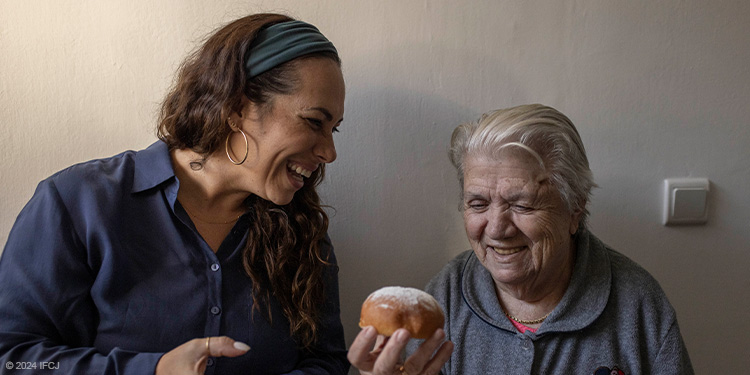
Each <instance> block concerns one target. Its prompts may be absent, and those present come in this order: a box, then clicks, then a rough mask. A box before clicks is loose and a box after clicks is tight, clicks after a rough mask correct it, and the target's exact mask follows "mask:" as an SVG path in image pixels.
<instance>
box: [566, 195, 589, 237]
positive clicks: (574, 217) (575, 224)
mask: <svg viewBox="0 0 750 375" xmlns="http://www.w3.org/2000/svg"><path fill="white" fill-rule="evenodd" d="M585 206H586V202H583V203H582V204H581V206H580V207H585ZM582 217H583V210H582V209H577V210H575V211H573V213H572V214H571V215H570V219H571V220H570V229H569V230H570V235H571V236H572V235H575V234H576V233H577V232H578V229H579V227H580V225H581V218H582Z"/></svg>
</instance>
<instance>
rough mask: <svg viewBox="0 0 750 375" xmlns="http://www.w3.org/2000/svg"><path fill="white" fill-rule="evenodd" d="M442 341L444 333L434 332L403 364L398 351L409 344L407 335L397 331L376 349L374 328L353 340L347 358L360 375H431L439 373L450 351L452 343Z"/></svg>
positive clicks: (368, 329) (362, 332) (367, 329)
mask: <svg viewBox="0 0 750 375" xmlns="http://www.w3.org/2000/svg"><path fill="white" fill-rule="evenodd" d="M444 339H445V332H444V331H443V330H442V329H438V330H437V331H435V333H434V334H433V335H432V337H430V338H429V339H427V340H425V342H423V343H422V345H420V346H419V348H417V350H416V351H415V352H414V353H413V354H412V355H411V356H409V358H407V359H406V361H405V362H404V363H400V362H401V352H402V351H403V350H404V348H405V347H406V343H407V342H409V332H408V331H407V330H405V329H399V330H397V331H396V332H394V334H393V336H392V337H391V338H390V339H385V340H383V341H382V342H381V343H380V344H379V345H377V347H376V346H375V345H376V343H377V341H378V335H377V332H376V330H375V328H373V327H365V328H364V329H363V330H362V331H361V332H360V333H359V334H358V335H357V337H356V338H355V339H354V342H353V343H352V346H351V347H350V348H349V354H348V356H347V357H348V358H349V362H351V363H352V365H353V366H354V367H356V368H357V369H359V371H360V374H362V375H423V374H424V375H434V374H438V373H439V372H440V369H441V368H442V367H443V364H445V362H447V361H448V358H450V356H451V353H452V352H453V343H452V342H450V341H443V340H444ZM373 348H374V349H373Z"/></svg>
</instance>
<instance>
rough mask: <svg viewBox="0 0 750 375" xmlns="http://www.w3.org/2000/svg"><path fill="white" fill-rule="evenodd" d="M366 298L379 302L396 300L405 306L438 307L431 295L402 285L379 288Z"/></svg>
mask: <svg viewBox="0 0 750 375" xmlns="http://www.w3.org/2000/svg"><path fill="white" fill-rule="evenodd" d="M367 299H368V300H371V301H373V302H380V301H386V300H396V301H398V302H400V303H401V304H403V305H404V306H406V307H416V306H418V305H419V304H422V305H423V306H424V305H426V306H429V308H430V309H439V308H440V307H439V306H438V303H437V301H436V300H435V298H433V297H432V296H431V295H429V294H427V293H425V292H424V291H421V290H419V289H416V288H407V287H402V286H387V287H383V288H380V289H378V290H376V291H374V292H372V294H370V296H369V297H367Z"/></svg>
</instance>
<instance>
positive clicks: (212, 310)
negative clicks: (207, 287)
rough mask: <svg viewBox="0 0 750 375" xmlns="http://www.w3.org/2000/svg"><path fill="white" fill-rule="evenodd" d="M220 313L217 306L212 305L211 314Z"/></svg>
mask: <svg viewBox="0 0 750 375" xmlns="http://www.w3.org/2000/svg"><path fill="white" fill-rule="evenodd" d="M220 313H221V309H220V308H219V307H218V306H214V307H212V308H211V314H214V315H219V314H220Z"/></svg>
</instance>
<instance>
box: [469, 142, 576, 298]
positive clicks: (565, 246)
mask: <svg viewBox="0 0 750 375" xmlns="http://www.w3.org/2000/svg"><path fill="white" fill-rule="evenodd" d="M463 190H464V195H463V214H464V226H465V229H466V234H467V236H468V238H469V242H470V243H471V247H472V249H473V250H474V253H475V254H476V256H477V258H479V260H480V261H481V263H482V265H484V267H485V268H486V269H487V270H488V271H489V272H490V273H491V274H492V278H493V279H494V280H495V284H496V286H497V287H498V288H500V289H502V290H511V289H513V290H516V291H518V292H520V293H522V294H523V293H526V294H528V295H534V294H539V293H544V292H547V291H544V290H543V289H545V288H550V286H552V285H555V283H558V282H563V283H564V284H563V285H562V288H565V287H567V277H569V274H570V272H571V271H572V265H573V257H574V254H573V248H572V238H571V236H572V234H574V233H575V232H576V229H577V228H578V220H579V218H580V215H578V214H571V213H569V212H568V210H567V209H566V206H565V204H564V202H563V201H562V199H561V198H560V194H559V193H558V191H557V190H556V189H555V188H554V187H553V186H552V185H551V183H550V181H549V178H548V173H547V172H546V171H545V170H544V168H543V167H542V166H540V165H539V162H538V161H537V159H535V158H534V157H533V156H532V155H531V154H530V153H528V151H526V150H523V149H520V148H517V147H507V148H506V149H504V150H503V151H502V153H501V154H500V156H498V157H494V158H486V157H481V156H474V155H467V157H466V159H465V164H464V189H463Z"/></svg>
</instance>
